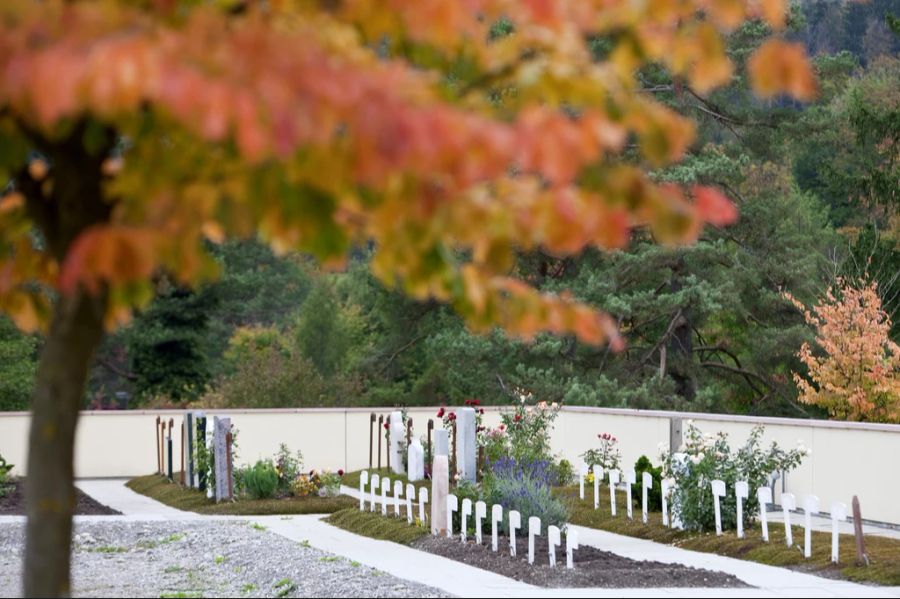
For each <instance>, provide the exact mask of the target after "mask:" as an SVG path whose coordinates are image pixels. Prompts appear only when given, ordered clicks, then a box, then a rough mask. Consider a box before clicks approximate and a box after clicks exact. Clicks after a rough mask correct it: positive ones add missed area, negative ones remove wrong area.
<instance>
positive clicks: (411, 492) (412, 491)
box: [406, 483, 416, 524]
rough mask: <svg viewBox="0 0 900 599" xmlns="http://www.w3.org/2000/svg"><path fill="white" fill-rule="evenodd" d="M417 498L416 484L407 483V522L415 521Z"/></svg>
mask: <svg viewBox="0 0 900 599" xmlns="http://www.w3.org/2000/svg"><path fill="white" fill-rule="evenodd" d="M415 498H416V486H415V485H414V484H412V483H407V485H406V523H407V524H412V523H413V509H412V504H413V499H415Z"/></svg>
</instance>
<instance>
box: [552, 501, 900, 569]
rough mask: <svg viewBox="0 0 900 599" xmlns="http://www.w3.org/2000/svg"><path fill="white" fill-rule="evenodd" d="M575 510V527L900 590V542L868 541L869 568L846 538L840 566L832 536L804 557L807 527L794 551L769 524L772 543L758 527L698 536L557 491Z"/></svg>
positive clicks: (819, 536) (796, 530)
mask: <svg viewBox="0 0 900 599" xmlns="http://www.w3.org/2000/svg"><path fill="white" fill-rule="evenodd" d="M556 492H557V493H558V494H559V495H560V496H561V497H562V498H563V499H564V500H565V501H566V503H567V505H568V507H569V513H570V517H569V522H571V523H573V524H578V525H580V526H586V527H590V528H597V529H600V530H606V531H609V532H614V533H617V534H622V535H628V536H631V537H638V538H641V539H649V540H651V541H657V542H659V543H665V544H667V545H674V546H676V547H682V548H684V549H691V550H693V551H702V552H706V553H717V554H719V555H725V556H728V557H734V558H738V559H744V560H749V561H753V562H759V563H762V564H769V565H772V566H782V567H787V568H792V569H797V570H803V571H805V572H809V573H811V574H818V575H821V576H825V577H828V578H845V579H847V580H852V581H855V582H864V583H872V584H880V585H889V586H898V585H900V540H897V539H888V538H885V537H877V536H867V537H866V549H867V551H868V554H869V560H870V563H869V565H868V566H857V565H856V563H855V562H856V541H855V539H854V537H853V536H852V535H841V538H840V564H837V565H835V564H832V563H831V533H825V532H813V536H812V547H813V552H812V557H811V558H810V559H805V558H804V557H803V535H804V530H803V527H802V526H793V527H792V529H793V537H794V546H793V547H788V546H787V544H786V543H785V534H784V524H783V523H781V522H775V523H772V522H770V523H769V539H770V542H768V543H765V542H763V540H762V531H761V529H760V527H759V526H758V525H756V526H753V527H752V528H750V529H748V530H747V531H745V537H744V538H743V539H739V538H737V534H736V533H735V531H726V532H725V533H724V534H723V535H722V536H720V537H717V536H716V535H715V533H692V532H685V531H679V530H674V529H671V528H666V527H664V526H663V525H662V514H660V513H651V514H648V519H649V522H648V523H647V524H643V523H642V522H641V510H640V508H639V507H635V508H634V518H635V519H634V520H628V518H626V517H625V497H624V495H623V494H620V496H619V501H618V507H617V511H618V515H617V516H616V517H615V518H613V517H612V516H611V515H610V513H609V495H608V494H604V495H603V497H602V499H601V503H600V509H598V510H594V502H593V490H590V491H588V489H585V501H581V500H579V499H578V489H577V488H572V487H569V488H566V489H558V490H557V491H556Z"/></svg>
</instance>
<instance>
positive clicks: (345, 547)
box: [0, 480, 900, 598]
mask: <svg viewBox="0 0 900 599" xmlns="http://www.w3.org/2000/svg"><path fill="white" fill-rule="evenodd" d="M124 482H125V481H123V480H87V481H78V483H77V485H78V487H79V488H80V489H81V490H82V491H84V492H85V493H87V494H88V495H90V496H92V497H93V498H94V499H96V500H97V501H99V502H100V503H103V504H105V505H108V506H110V507H113V508H115V509H117V510H119V511H121V512H122V513H123V515H122V516H81V517H78V518H77V520H96V519H124V520H129V521H143V520H161V519H172V518H177V519H187V520H190V519H194V520H201V519H202V520H208V519H227V520H235V519H237V520H245V521H250V522H257V523H259V524H260V525H262V526H265V527H267V528H268V529H269V530H270V531H272V532H274V533H276V534H279V535H281V536H283V537H286V538H288V539H291V540H294V541H297V542H308V543H309V544H310V545H311V546H313V547H316V548H317V549H321V550H324V551H328V552H330V553H334V554H336V555H340V556H343V557H345V558H347V559H350V560H354V561H356V562H359V563H361V564H365V565H367V566H370V567H373V568H377V569H379V570H381V571H384V572H387V573H389V574H392V575H394V576H397V577H399V578H403V579H406V580H411V581H414V582H419V583H422V584H427V585H429V586H432V587H435V588H438V589H441V590H443V591H445V592H447V593H451V594H454V595H457V596H460V597H548V598H549V597H684V598H687V597H697V596H698V595H700V594H707V595H715V596H717V597H895V598H900V589H897V588H883V587H868V586H862V585H857V584H853V583H849V582H845V581H838V580H830V579H825V578H820V577H817V576H812V575H808V574H802V573H799V572H794V571H791V570H787V569H784V568H776V567H772V566H765V565H761V564H756V563H753V562H746V561H742V560H736V559H732V558H727V557H722V556H718V555H713V554H706V553H698V552H694V551H688V550H685V549H680V548H677V547H670V546H667V545H661V544H659V543H654V542H652V541H646V540H642V539H635V538H632V537H626V536H622V535H616V534H612V533H608V532H604V531H599V530H594V529H589V528H584V527H576V528H577V529H578V533H579V536H580V542H581V544H582V545H591V546H594V547H597V548H599V549H602V550H605V551H610V552H612V553H616V554H618V555H621V556H624V557H628V558H631V559H636V560H653V561H660V562H665V563H678V564H683V565H685V566H691V567H696V568H705V569H709V570H716V571H720V572H725V573H728V574H732V575H734V576H736V577H738V578H739V579H741V580H743V581H744V582H746V583H747V584H750V585H752V586H754V587H757V588H753V589H672V588H666V589H541V588H536V587H533V586H530V585H527V584H524V583H521V582H517V581H515V580H511V579H509V578H505V577H503V576H499V575H497V574H493V573H491V572H487V571H484V570H480V569H478V568H473V567H471V566H467V565H465V564H461V563H459V562H456V561H453V560H449V559H446V558H443V557H439V556H436V555H432V554H429V553H425V552H422V551H417V550H415V549H411V548H409V547H405V546H402V545H398V544H396V543H390V542H386V541H377V540H374V539H370V538H367V537H362V536H359V535H355V534H352V533H349V532H346V531H344V530H341V529H338V528H335V527H333V526H330V525H328V524H326V523H324V522H322V521H321V516H252V517H249V516H248V517H232V516H202V515H199V514H194V513H191V512H183V511H180V510H176V509H173V508H170V507H168V506H164V505H162V504H160V503H158V502H156V501H154V500H152V499H150V498H147V497H144V496H142V495H139V494H137V493H135V492H133V491H131V489H128V488H127V487H125V485H124ZM346 490H347V494H348V495H355V496H357V497H358V493H357V492H356V491H355V490H353V489H346ZM7 518H11V517H7ZM7 518H0V522H3V521H9V520H8V519H7Z"/></svg>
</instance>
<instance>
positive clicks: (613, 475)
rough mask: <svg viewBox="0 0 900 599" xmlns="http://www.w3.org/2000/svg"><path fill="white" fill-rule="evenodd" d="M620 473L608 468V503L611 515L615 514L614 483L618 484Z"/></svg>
mask: <svg viewBox="0 0 900 599" xmlns="http://www.w3.org/2000/svg"><path fill="white" fill-rule="evenodd" d="M620 475H621V473H620V472H619V471H618V470H610V471H609V503H610V510H611V512H610V513H612V515H613V516H615V515H616V485H618V484H619V476H620Z"/></svg>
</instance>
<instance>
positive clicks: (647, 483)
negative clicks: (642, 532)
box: [641, 472, 653, 524]
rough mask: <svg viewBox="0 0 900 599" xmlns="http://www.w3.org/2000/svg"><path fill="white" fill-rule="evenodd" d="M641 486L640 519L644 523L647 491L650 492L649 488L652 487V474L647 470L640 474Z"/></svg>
mask: <svg viewBox="0 0 900 599" xmlns="http://www.w3.org/2000/svg"><path fill="white" fill-rule="evenodd" d="M641 488H642V490H643V496H642V498H641V520H642V521H643V522H644V524H646V523H647V493H649V492H650V489H652V488H653V475H652V474H650V473H649V472H644V473H643V474H642V475H641Z"/></svg>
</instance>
